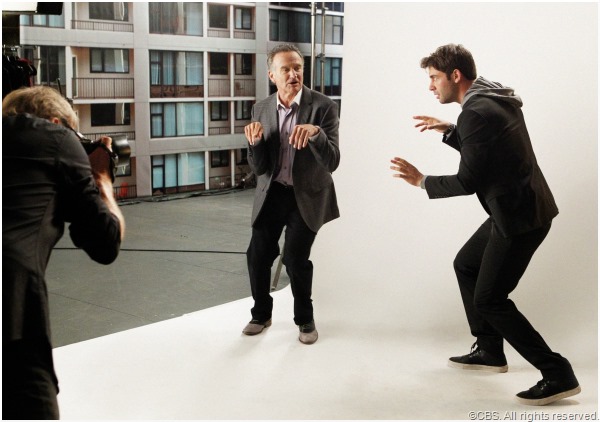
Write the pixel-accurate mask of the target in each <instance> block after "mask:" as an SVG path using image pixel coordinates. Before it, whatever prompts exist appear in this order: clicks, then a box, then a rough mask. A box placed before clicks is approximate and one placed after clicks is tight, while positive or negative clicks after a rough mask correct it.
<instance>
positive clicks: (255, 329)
mask: <svg viewBox="0 0 600 422" xmlns="http://www.w3.org/2000/svg"><path fill="white" fill-rule="evenodd" d="M270 326H271V320H270V319H269V320H268V321H264V322H261V321H259V320H257V319H253V320H252V321H250V322H249V323H248V324H247V325H246V326H245V327H244V329H243V330H242V333H244V334H246V335H247V336H255V335H257V334H260V333H262V332H263V330H264V329H265V328H267V327H270Z"/></svg>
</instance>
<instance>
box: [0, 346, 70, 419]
mask: <svg viewBox="0 0 600 422" xmlns="http://www.w3.org/2000/svg"><path fill="white" fill-rule="evenodd" d="M57 394H58V381H57V379H56V375H55V374H54V365H53V363H52V347H51V345H50V343H49V342H48V341H47V340H44V339H39V340H38V339H35V340H17V341H9V342H6V343H3V345H2V419H3V420H7V419H20V420H32V419H59V412H58V402H57V399H56V396H57Z"/></svg>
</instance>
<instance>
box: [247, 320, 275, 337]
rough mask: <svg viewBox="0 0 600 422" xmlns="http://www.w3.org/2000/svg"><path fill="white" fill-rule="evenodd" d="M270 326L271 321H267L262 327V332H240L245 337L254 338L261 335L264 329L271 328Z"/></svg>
mask: <svg viewBox="0 0 600 422" xmlns="http://www.w3.org/2000/svg"><path fill="white" fill-rule="evenodd" d="M271 324H272V321H270V320H269V321H267V323H266V324H265V325H263V328H262V330H260V331H246V330H242V334H245V335H247V336H255V335H257V334H260V333H262V332H263V331H264V330H265V328H269V327H270V326H271ZM256 325H259V324H256Z"/></svg>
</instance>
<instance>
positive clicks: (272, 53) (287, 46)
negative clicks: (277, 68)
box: [267, 44, 304, 69]
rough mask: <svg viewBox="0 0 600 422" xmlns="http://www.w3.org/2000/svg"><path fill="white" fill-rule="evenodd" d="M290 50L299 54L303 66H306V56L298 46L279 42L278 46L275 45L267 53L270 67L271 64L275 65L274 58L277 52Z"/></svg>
mask: <svg viewBox="0 0 600 422" xmlns="http://www.w3.org/2000/svg"><path fill="white" fill-rule="evenodd" d="M288 52H294V53H296V54H298V55H299V56H300V59H302V66H304V56H303V55H302V52H301V51H300V49H299V48H298V47H296V46H295V45H294V44H279V45H278V46H276V47H273V49H271V51H269V54H268V55H267V66H268V67H269V69H271V66H272V65H273V59H274V58H275V55H276V54H278V53H288Z"/></svg>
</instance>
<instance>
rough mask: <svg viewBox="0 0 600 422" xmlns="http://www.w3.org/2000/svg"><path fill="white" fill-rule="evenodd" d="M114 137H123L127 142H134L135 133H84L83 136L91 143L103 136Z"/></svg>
mask: <svg viewBox="0 0 600 422" xmlns="http://www.w3.org/2000/svg"><path fill="white" fill-rule="evenodd" d="M115 135H125V136H127V140H129V141H135V131H129V132H100V133H84V134H83V136H85V137H86V138H88V139H90V140H92V141H97V140H98V139H100V138H102V137H103V136H109V137H111V138H112V137H113V136H115Z"/></svg>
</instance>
